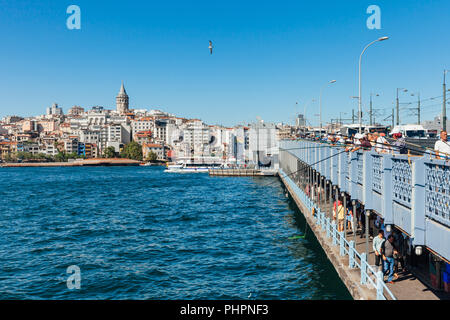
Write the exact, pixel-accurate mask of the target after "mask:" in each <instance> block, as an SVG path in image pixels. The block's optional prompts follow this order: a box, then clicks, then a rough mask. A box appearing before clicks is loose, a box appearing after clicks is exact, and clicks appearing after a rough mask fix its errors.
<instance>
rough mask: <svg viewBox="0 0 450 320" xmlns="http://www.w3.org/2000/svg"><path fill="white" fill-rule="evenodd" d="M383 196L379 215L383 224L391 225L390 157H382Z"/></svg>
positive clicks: (392, 219) (392, 220)
mask: <svg viewBox="0 0 450 320" xmlns="http://www.w3.org/2000/svg"><path fill="white" fill-rule="evenodd" d="M382 163H383V177H382V179H383V196H382V201H383V202H382V205H381V211H382V212H381V214H382V216H383V218H384V224H385V225H387V224H393V223H394V217H393V215H392V156H391V155H383V162H382Z"/></svg>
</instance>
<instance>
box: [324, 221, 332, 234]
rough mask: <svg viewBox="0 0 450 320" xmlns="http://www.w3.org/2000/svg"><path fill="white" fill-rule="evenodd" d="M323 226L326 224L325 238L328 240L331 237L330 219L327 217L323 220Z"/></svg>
mask: <svg viewBox="0 0 450 320" xmlns="http://www.w3.org/2000/svg"><path fill="white" fill-rule="evenodd" d="M325 224H326V227H327V238H329V237H331V230H330V218H329V217H327V218H326V219H325Z"/></svg>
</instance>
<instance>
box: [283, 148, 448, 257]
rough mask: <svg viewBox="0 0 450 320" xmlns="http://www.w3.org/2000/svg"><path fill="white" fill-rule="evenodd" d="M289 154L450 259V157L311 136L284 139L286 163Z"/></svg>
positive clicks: (414, 240) (292, 169)
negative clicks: (356, 146)
mask: <svg viewBox="0 0 450 320" xmlns="http://www.w3.org/2000/svg"><path fill="white" fill-rule="evenodd" d="M287 155H290V156H293V157H295V158H296V159H297V160H300V161H301V163H303V164H305V165H307V166H309V167H310V168H312V169H314V170H315V171H316V172H318V173H319V174H320V175H321V176H324V177H326V178H327V179H328V180H330V181H331V182H332V184H333V185H336V186H338V187H339V189H340V191H344V192H346V193H348V194H349V195H350V197H351V200H356V201H359V202H360V203H361V204H363V205H364V208H365V209H366V210H372V211H374V212H376V213H377V214H378V215H379V216H381V217H382V218H384V223H385V224H386V225H388V224H391V225H395V226H397V227H398V228H399V229H400V230H402V231H403V233H404V235H405V236H407V237H408V238H409V239H410V240H411V245H412V246H426V247H428V248H430V249H432V250H433V251H434V252H436V253H437V254H439V255H440V256H442V257H444V258H445V259H447V260H450V246H448V243H450V163H449V162H448V161H447V162H446V161H444V160H436V159H431V156H430V155H429V154H426V155H424V156H421V157H417V156H406V155H398V154H380V153H377V152H375V151H361V150H359V151H356V152H344V147H343V146H339V145H335V146H334V145H330V144H326V143H318V142H313V141H307V140H300V141H282V142H281V144H280V165H281V167H282V168H284V167H286V162H290V161H292V160H290V156H287ZM283 166H284V167H283ZM298 167H299V165H297V164H296V165H295V166H293V165H289V170H290V172H295V171H296V170H298ZM286 172H287V171H286ZM425 235H426V236H425Z"/></svg>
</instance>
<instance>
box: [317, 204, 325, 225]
mask: <svg viewBox="0 0 450 320" xmlns="http://www.w3.org/2000/svg"><path fill="white" fill-rule="evenodd" d="M318 210H319V213H320V220H322V230H325V227H326V223H325V216H324V215H323V212H322V210H320V209H318Z"/></svg>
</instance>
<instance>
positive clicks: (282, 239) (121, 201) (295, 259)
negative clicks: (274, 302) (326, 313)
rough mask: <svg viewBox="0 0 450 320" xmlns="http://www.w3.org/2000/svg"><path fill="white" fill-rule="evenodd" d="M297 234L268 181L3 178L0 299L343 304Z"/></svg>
mask: <svg viewBox="0 0 450 320" xmlns="http://www.w3.org/2000/svg"><path fill="white" fill-rule="evenodd" d="M270 182H275V183H272V184H271V185H269V186H267V184H268V183H270ZM304 227H305V220H304V218H303V216H302V215H301V214H300V213H299V212H298V211H297V209H296V208H295V206H294V205H293V204H292V203H290V200H288V199H286V197H285V195H284V192H283V189H282V186H281V183H280V182H278V181H277V180H276V178H247V177H246V178H217V177H215V178H212V177H209V176H208V175H206V174H194V175H190V174H184V175H177V174H169V173H164V172H163V169H162V168H152V167H130V168H123V167H121V168H111V167H109V168H108V167H105V168H0V230H1V233H0V299H248V298H249V299H289V300H291V299H350V298H351V296H350V295H349V293H348V291H347V290H346V288H345V286H344V285H343V283H342V282H341V281H340V279H339V277H338V276H337V274H336V272H335V271H334V269H333V267H332V265H331V264H330V263H329V262H328V260H327V259H326V256H325V254H324V252H323V251H322V250H321V248H320V246H319V244H318V243H317V241H316V239H315V238H314V236H313V235H312V233H311V232H310V233H309V234H308V236H307V238H306V239H304V240H303V239H297V240H290V239H289V238H290V237H292V236H294V235H301V234H302V233H303V231H304ZM71 265H77V266H79V267H80V269H81V289H80V290H69V289H68V288H67V284H66V280H67V278H68V277H69V275H68V274H67V273H66V271H67V268H68V267H69V266H71Z"/></svg>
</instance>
